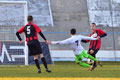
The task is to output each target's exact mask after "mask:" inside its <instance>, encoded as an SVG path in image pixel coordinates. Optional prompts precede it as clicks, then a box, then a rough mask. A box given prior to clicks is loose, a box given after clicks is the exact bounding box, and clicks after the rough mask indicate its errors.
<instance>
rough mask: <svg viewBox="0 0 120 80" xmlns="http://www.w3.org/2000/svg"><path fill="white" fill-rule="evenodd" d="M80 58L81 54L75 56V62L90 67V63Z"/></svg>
mask: <svg viewBox="0 0 120 80" xmlns="http://www.w3.org/2000/svg"><path fill="white" fill-rule="evenodd" d="M82 59H83V56H82V55H81V54H79V55H77V56H75V61H76V63H77V64H79V65H80V66H82V67H88V68H90V66H91V65H89V64H86V63H84V62H82Z"/></svg>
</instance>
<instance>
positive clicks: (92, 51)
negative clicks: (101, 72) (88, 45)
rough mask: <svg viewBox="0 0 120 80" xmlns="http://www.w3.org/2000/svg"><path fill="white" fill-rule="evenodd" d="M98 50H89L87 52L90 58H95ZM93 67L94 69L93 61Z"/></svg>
mask: <svg viewBox="0 0 120 80" xmlns="http://www.w3.org/2000/svg"><path fill="white" fill-rule="evenodd" d="M98 50H99V49H96V50H94V49H91V50H89V54H90V55H91V56H93V57H94V58H96V54H97V52H98ZM93 66H94V67H97V63H96V61H94V64H93Z"/></svg>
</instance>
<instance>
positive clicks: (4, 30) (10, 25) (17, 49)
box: [0, 1, 28, 65]
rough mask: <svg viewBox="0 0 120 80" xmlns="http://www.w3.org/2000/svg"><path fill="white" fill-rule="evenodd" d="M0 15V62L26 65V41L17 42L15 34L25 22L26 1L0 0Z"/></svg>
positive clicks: (26, 12) (26, 13) (26, 14)
mask: <svg viewBox="0 0 120 80" xmlns="http://www.w3.org/2000/svg"><path fill="white" fill-rule="evenodd" d="M0 15H1V17H0V64H25V65H28V48H27V45H26V41H25V43H24V44H19V40H18V39H17V37H16V34H15V33H16V31H17V30H18V29H19V28H21V27H22V26H24V25H26V24H27V16H28V7H27V1H0ZM21 36H22V38H24V40H25V36H24V35H23V34H22V35H21Z"/></svg>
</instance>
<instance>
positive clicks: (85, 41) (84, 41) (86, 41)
mask: <svg viewBox="0 0 120 80" xmlns="http://www.w3.org/2000/svg"><path fill="white" fill-rule="evenodd" d="M89 37H90V35H89ZM89 41H90V40H81V42H83V43H88V42H89Z"/></svg>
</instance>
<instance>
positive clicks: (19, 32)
mask: <svg viewBox="0 0 120 80" xmlns="http://www.w3.org/2000/svg"><path fill="white" fill-rule="evenodd" d="M23 32H24V26H23V27H22V28H21V29H19V30H18V31H17V32H16V36H17V38H18V39H19V41H20V43H23V41H22V38H21V36H20V34H21V33H23Z"/></svg>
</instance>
